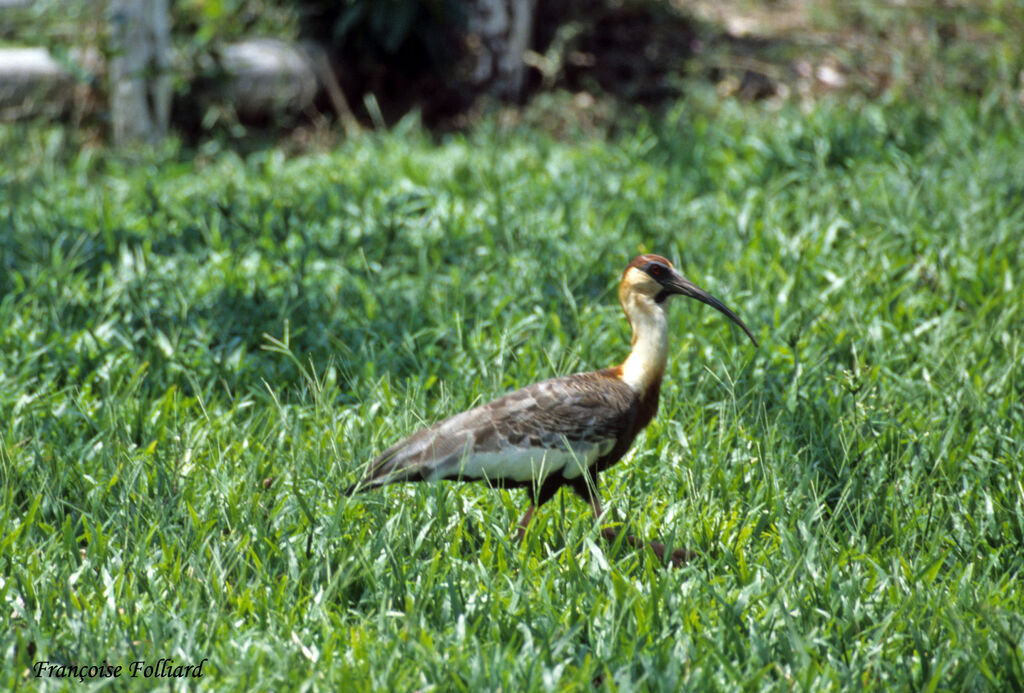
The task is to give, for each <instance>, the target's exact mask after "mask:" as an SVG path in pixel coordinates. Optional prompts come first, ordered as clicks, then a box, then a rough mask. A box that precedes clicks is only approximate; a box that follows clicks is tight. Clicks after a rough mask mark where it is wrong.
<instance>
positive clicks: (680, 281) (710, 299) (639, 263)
mask: <svg viewBox="0 0 1024 693" xmlns="http://www.w3.org/2000/svg"><path fill="white" fill-rule="evenodd" d="M676 295H680V296H688V297H689V298H695V299H697V300H698V301H700V302H701V303H706V304H708V305H709V306H711V307H712V308H714V309H716V310H718V311H720V312H721V313H723V314H724V315H725V316H726V317H727V318H729V319H730V320H732V321H733V322H734V323H736V324H737V325H739V326H740V327H741V328H742V329H743V331H744V332H746V333H747V336H748V337H750V341H752V342H753V343H754V346H757V339H755V338H754V335H753V334H752V333H751V332H750V330H749V329H748V328H747V326H746V325H745V324H744V323H743V321H742V320H740V318H739V316H738V315H736V313H734V312H732V310H730V309H729V307H728V306H726V305H725V304H724V303H722V302H721V301H719V300H718V299H717V298H715V297H714V296H712V295H711V294H709V293H708V292H707V291H704V289H701V288H700V287H699V286H697V285H696V284H694V283H693V282H691V281H690V280H689V279H687V278H686V277H684V276H683V275H682V274H680V273H679V272H678V271H677V270H676V268H675V267H673V266H672V263H671V262H669V261H668V260H666V259H665V258H663V257H662V256H660V255H650V254H647V255H638V256H637V257H635V258H633V261H632V262H630V263H629V266H627V267H626V270H625V272H623V273H622V283H621V284H619V300H620V301H621V302H622V306H623V308H625V309H626V314H627V315H629V314H630V308H629V306H630V305H632V303H633V301H634V300H637V299H639V301H640V302H642V303H646V304H649V305H653V306H656V307H658V308H659V309H664V307H665V305H666V304H667V302H668V299H669V298H671V297H672V296H676ZM630 319H632V318H630Z"/></svg>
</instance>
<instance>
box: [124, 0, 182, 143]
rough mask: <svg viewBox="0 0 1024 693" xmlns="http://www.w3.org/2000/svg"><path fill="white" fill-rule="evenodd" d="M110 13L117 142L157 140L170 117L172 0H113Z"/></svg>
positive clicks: (161, 136) (149, 141) (159, 138)
mask: <svg viewBox="0 0 1024 693" xmlns="http://www.w3.org/2000/svg"><path fill="white" fill-rule="evenodd" d="M109 16H110V52H111V56H112V57H111V60H110V111H111V120H112V122H113V135H114V143H115V144H118V145H125V144H131V143H135V142H148V143H150V144H157V143H158V142H160V140H162V139H163V137H164V135H166V134H167V127H168V123H169V121H170V117H171V75H170V69H171V48H170V18H169V16H168V12H167V0H110V5H109Z"/></svg>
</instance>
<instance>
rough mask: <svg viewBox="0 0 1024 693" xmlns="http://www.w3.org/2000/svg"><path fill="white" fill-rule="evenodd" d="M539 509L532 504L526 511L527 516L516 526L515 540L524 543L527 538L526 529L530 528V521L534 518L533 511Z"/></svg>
mask: <svg viewBox="0 0 1024 693" xmlns="http://www.w3.org/2000/svg"><path fill="white" fill-rule="evenodd" d="M536 509H537V506H536V505H534V504H533V503H530V507H529V508H527V509H526V514H525V515H523V519H521V520H520V521H519V524H518V525H516V533H515V540H516V541H522V540H523V538H524V537H525V536H526V528H527V527H529V526H530V519H531V518H533V511H534V510H536Z"/></svg>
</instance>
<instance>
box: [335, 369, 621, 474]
mask: <svg viewBox="0 0 1024 693" xmlns="http://www.w3.org/2000/svg"><path fill="white" fill-rule="evenodd" d="M636 409H637V399H636V395H635V393H634V392H633V390H632V389H631V388H630V387H629V386H628V385H626V384H625V383H623V382H622V381H621V380H619V379H617V378H614V377H610V376H608V375H606V374H605V373H602V372H600V371H597V372H593V373H579V374H576V375H570V376H565V377H562V378H554V379H552V380H545V381H543V382H540V383H536V384H534V385H530V386H529V387H525V388H523V389H521V390H516V391H515V392H511V393H509V394H507V395H505V396H503V397H500V398H498V399H496V400H494V401H492V402H488V403H487V404H484V405H481V406H479V407H476V408H474V409H470V410H469V411H465V412H462V413H461V414H456V415H455V416H453V417H451V418H449V419H445V420H444V421H441V422H439V423H436V424H434V425H433V426H429V427H427V428H424V429H421V430H419V431H417V432H415V433H413V434H412V435H411V436H409V437H408V438H406V439H404V440H402V441H400V442H398V443H396V444H395V445H392V446H391V447H389V448H388V449H387V450H385V451H384V452H383V453H381V454H380V455H379V456H378V457H377V458H376V459H375V460H374V461H373V462H372V463H371V464H370V469H369V473H368V474H367V476H366V478H365V479H364V480H363V481H362V482H361V483H359V484H356V485H355V486H353V487H352V488H351V489H349V492H351V491H354V490H357V489H365V488H373V487H376V486H383V485H385V484H390V483H394V482H398V481H414V480H436V479H466V480H469V479H489V480H491V481H497V482H506V483H514V484H527V483H531V482H532V483H538V482H540V481H542V480H543V479H545V478H547V477H548V476H550V475H551V474H554V473H558V472H561V474H562V476H563V477H565V478H566V479H571V478H574V477H576V476H579V475H580V474H581V473H582V472H583V469H584V468H585V466H589V465H590V464H593V463H594V461H595V460H596V459H598V458H599V457H601V456H602V455H605V454H607V453H608V451H609V450H611V449H612V448H613V447H614V446H615V443H616V442H617V441H618V440H619V439H620V438H621V437H623V436H624V435H628V433H629V432H630V431H631V430H632V426H633V423H634V420H635V418H636Z"/></svg>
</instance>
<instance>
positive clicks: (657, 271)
mask: <svg viewBox="0 0 1024 693" xmlns="http://www.w3.org/2000/svg"><path fill="white" fill-rule="evenodd" d="M664 271H665V268H664V267H662V266H661V265H651V266H650V267H649V268H647V273H648V274H650V275H651V276H652V277H660V276H661V273H662V272H664Z"/></svg>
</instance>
